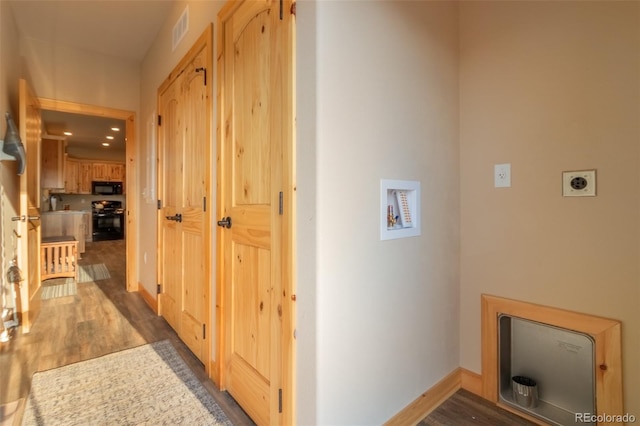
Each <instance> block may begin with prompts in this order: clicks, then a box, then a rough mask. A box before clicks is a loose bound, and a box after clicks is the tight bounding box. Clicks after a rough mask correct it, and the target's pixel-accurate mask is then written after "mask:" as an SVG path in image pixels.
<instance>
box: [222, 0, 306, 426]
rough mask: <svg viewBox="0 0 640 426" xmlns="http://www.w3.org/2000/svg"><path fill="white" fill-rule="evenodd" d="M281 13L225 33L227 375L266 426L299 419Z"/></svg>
mask: <svg viewBox="0 0 640 426" xmlns="http://www.w3.org/2000/svg"><path fill="white" fill-rule="evenodd" d="M279 7H280V4H279V3H278V2H272V1H245V2H241V3H240V2H235V3H230V4H229V5H228V6H227V8H226V9H223V10H222V11H221V13H220V19H221V23H220V27H219V28H221V35H220V38H221V43H222V45H221V47H222V49H223V54H222V55H221V63H220V66H219V70H220V73H219V76H220V78H221V87H220V97H221V111H220V114H221V116H220V126H219V127H220V128H221V132H222V133H221V138H222V145H221V151H220V165H219V180H220V186H219V193H220V195H219V200H220V202H219V206H220V207H221V210H220V216H223V217H230V218H231V227H230V228H222V229H220V230H219V235H220V238H221V239H220V241H221V243H220V244H219V255H220V257H219V262H220V264H222V265H223V272H222V274H221V276H220V280H221V284H220V285H221V292H220V293H221V294H222V295H223V303H224V305H223V313H224V317H223V323H224V329H223V330H222V332H223V334H224V341H223V346H224V352H223V354H222V356H223V359H224V366H223V367H224V371H223V372H221V375H222V376H223V383H224V386H225V387H226V389H227V390H228V391H229V393H230V394H231V395H232V396H233V397H234V398H235V399H236V400H237V401H238V403H239V404H240V405H241V406H242V407H243V408H244V409H245V411H246V412H247V413H248V414H249V415H250V416H251V417H252V418H253V420H254V421H255V422H256V423H257V424H259V425H268V424H290V423H291V422H292V420H293V414H292V410H293V408H292V407H293V401H292V399H293V384H292V383H293V380H292V379H291V374H292V370H293V361H292V352H293V342H292V339H293V337H292V336H293V314H292V312H293V307H292V288H293V282H292V281H293V280H292V275H291V268H292V266H291V265H292V259H291V248H292V239H291V232H292V217H293V212H292V210H291V209H292V204H291V201H292V197H293V185H292V154H291V152H292V145H293V118H292V117H293V106H292V105H293V103H292V97H293V92H292V90H293V89H292V88H293V84H294V82H293V73H292V66H293V58H292V52H293V50H292V43H293V40H292V31H293V22H292V21H293V20H292V16H291V14H290V12H289V11H290V8H291V3H290V2H283V7H284V9H283V11H282V13H281V11H280V10H279ZM281 16H282V19H281ZM281 206H282V207H281Z"/></svg>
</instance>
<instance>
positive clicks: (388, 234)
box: [380, 179, 420, 240]
mask: <svg viewBox="0 0 640 426" xmlns="http://www.w3.org/2000/svg"><path fill="white" fill-rule="evenodd" d="M418 235H420V182H418V181H412V180H390V179H381V180H380V240H391V239H396V238H405V237H415V236H418Z"/></svg>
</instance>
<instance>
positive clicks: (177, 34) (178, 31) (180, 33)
mask: <svg viewBox="0 0 640 426" xmlns="http://www.w3.org/2000/svg"><path fill="white" fill-rule="evenodd" d="M187 31H189V6H187V7H185V9H184V12H182V15H180V18H179V19H178V22H176V24H175V25H174V26H173V37H172V48H171V51H174V50H176V47H177V46H178V44H179V43H180V41H181V40H182V39H183V38H184V35H185V34H186V33H187Z"/></svg>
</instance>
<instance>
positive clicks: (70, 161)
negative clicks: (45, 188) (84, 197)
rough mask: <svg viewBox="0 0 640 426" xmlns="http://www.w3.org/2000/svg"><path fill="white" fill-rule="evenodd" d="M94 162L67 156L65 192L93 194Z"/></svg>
mask: <svg viewBox="0 0 640 426" xmlns="http://www.w3.org/2000/svg"><path fill="white" fill-rule="evenodd" d="M92 166H93V164H92V163H91V162H86V161H81V160H77V159H74V158H67V160H66V161H65V167H64V175H65V181H64V192H65V193H67V194H91V172H92Z"/></svg>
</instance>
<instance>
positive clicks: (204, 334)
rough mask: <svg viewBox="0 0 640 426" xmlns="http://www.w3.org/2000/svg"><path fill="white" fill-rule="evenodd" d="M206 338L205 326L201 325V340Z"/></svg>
mask: <svg viewBox="0 0 640 426" xmlns="http://www.w3.org/2000/svg"><path fill="white" fill-rule="evenodd" d="M206 338H207V324H202V340H205V339H206Z"/></svg>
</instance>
